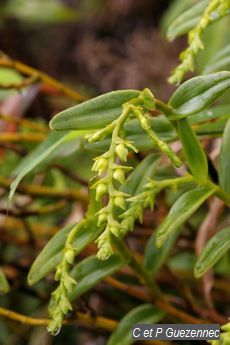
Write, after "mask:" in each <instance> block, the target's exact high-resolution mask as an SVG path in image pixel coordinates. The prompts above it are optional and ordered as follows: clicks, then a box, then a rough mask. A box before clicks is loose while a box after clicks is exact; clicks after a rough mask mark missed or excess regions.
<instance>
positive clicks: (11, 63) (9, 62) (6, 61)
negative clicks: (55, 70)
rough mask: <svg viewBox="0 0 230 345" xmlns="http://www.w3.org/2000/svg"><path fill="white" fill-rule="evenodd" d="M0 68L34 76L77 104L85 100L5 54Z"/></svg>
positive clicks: (64, 86) (1, 58)
mask: <svg viewBox="0 0 230 345" xmlns="http://www.w3.org/2000/svg"><path fill="white" fill-rule="evenodd" d="M0 66H1V67H9V68H13V69H15V70H17V71H18V72H20V73H22V74H25V75H27V76H31V77H34V76H36V77H37V79H38V80H41V81H42V82H43V83H45V84H48V85H50V86H52V87H54V88H55V89H56V90H58V91H60V92H62V93H64V94H65V95H66V96H68V97H70V98H72V99H74V100H75V101H77V102H82V101H85V100H86V96H83V95H81V94H79V93H78V92H77V91H75V90H73V89H71V88H70V87H68V86H66V85H64V84H62V83H61V82H59V81H57V80H56V79H54V78H52V77H50V76H49V75H47V74H46V73H44V72H41V71H39V70H37V69H35V68H32V67H30V66H28V65H25V64H23V63H21V62H19V61H17V60H13V59H11V58H9V57H8V56H6V55H5V54H3V53H2V54H1V55H0Z"/></svg>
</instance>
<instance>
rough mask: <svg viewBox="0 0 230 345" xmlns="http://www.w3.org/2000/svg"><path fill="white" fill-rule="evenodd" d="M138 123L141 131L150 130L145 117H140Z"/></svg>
mask: <svg viewBox="0 0 230 345" xmlns="http://www.w3.org/2000/svg"><path fill="white" fill-rule="evenodd" d="M140 123H141V127H142V128H143V129H145V130H148V129H149V128H150V125H149V121H148V120H147V119H146V117H144V116H141V117H140Z"/></svg>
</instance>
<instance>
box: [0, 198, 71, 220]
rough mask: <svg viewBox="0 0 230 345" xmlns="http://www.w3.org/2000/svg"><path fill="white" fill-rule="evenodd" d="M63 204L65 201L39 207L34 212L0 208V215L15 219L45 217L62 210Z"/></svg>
mask: <svg viewBox="0 0 230 345" xmlns="http://www.w3.org/2000/svg"><path fill="white" fill-rule="evenodd" d="M65 204H66V203H65V201H63V200H61V201H58V202H57V203H54V204H51V205H46V206H41V207H39V208H37V209H34V210H20V211H19V210H17V209H15V210H14V209H6V208H0V214H3V215H6V214H7V215H8V216H11V217H16V218H24V217H31V216H38V215H45V214H50V213H53V212H56V211H59V210H61V209H63V207H64V206H65Z"/></svg>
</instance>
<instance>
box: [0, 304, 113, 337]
mask: <svg viewBox="0 0 230 345" xmlns="http://www.w3.org/2000/svg"><path fill="white" fill-rule="evenodd" d="M0 315H1V316H3V317H5V318H8V319H10V320H14V321H17V322H20V323H22V324H25V325H29V326H48V324H49V323H50V319H40V318H34V317H29V316H26V315H23V314H19V313H16V312H14V311H12V310H9V309H5V308H2V307H0ZM75 316H76V319H68V320H64V322H63V324H65V325H69V324H76V323H77V324H81V325H84V326H90V327H99V328H103V329H106V330H108V331H113V330H115V329H116V327H117V321H115V320H112V319H108V318H105V317H102V316H96V317H92V316H89V315H88V314H84V313H80V312H76V314H75Z"/></svg>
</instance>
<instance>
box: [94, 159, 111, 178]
mask: <svg viewBox="0 0 230 345" xmlns="http://www.w3.org/2000/svg"><path fill="white" fill-rule="evenodd" d="M107 166H108V161H107V159H106V158H103V157H102V158H97V159H96V162H95V163H94V165H93V167H92V171H97V172H98V173H99V175H100V174H101V173H102V172H103V171H105V170H106V168H107Z"/></svg>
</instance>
